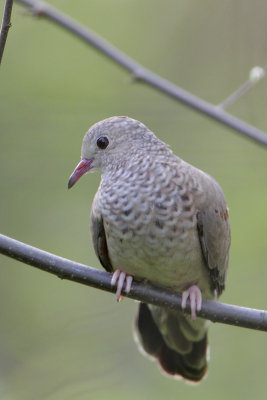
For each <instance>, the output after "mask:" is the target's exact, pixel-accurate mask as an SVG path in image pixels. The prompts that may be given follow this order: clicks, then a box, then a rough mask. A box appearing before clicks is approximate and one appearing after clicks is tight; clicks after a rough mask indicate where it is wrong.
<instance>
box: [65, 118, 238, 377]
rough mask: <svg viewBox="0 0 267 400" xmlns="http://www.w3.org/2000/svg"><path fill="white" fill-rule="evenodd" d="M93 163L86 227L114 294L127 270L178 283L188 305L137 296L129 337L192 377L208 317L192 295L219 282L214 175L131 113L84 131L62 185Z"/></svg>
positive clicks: (201, 363) (219, 225) (220, 246)
mask: <svg viewBox="0 0 267 400" xmlns="http://www.w3.org/2000/svg"><path fill="white" fill-rule="evenodd" d="M94 171H99V172H100V173H101V182H100V185H99V188H98V191H97V193H96V195H95V197H94V201H93V204H92V210H91V218H90V229H91V235H92V240H93V245H94V249H95V252H96V254H97V256H98V258H99V260H100V263H101V264H102V266H103V267H104V268H105V269H106V270H107V271H108V272H110V273H112V274H113V275H112V280H111V284H112V285H114V286H116V297H117V299H121V297H122V292H123V290H124V293H129V292H130V290H131V284H132V280H133V279H135V280H136V281H145V282H151V283H152V284H154V285H157V286H158V287H161V288H168V289H171V290H173V291H176V292H177V293H182V308H185V306H186V302H187V300H189V303H190V307H191V315H186V314H185V313H184V312H183V311H182V310H181V311H176V310H168V309H165V308H163V307H159V306H155V305H150V304H146V303H142V302H141V303H139V307H138V313H137V317H136V321H135V339H136V341H137V343H138V346H139V347H140V349H141V350H142V351H143V352H144V353H145V354H146V355H148V356H149V357H150V358H152V359H154V360H156V361H157V362H158V364H159V366H160V367H161V370H162V372H163V373H165V374H167V375H170V376H172V377H174V378H177V379H181V378H183V379H185V380H186V381H187V382H191V383H197V382H199V381H201V380H202V378H203V377H204V376H205V375H206V373H207V368H208V339H207V329H208V323H209V322H208V321H207V320H204V319H201V318H198V317H197V312H198V311H199V310H200V309H201V305H202V298H205V299H217V297H218V296H219V295H220V294H221V293H222V291H223V290H224V288H225V280H226V275H227V269H228V262H229V248H230V236H231V234H230V223H229V216H228V208H227V205H226V200H225V197H224V194H223V191H222V189H221V187H220V186H219V184H218V183H217V182H216V181H215V180H214V179H213V178H212V177H211V176H210V175H208V174H206V173H204V172H203V171H201V170H200V169H197V168H195V167H194V166H192V165H190V164H188V163H187V162H185V161H183V160H182V159H181V158H179V157H177V156H176V155H175V154H174V153H173V152H172V151H171V149H170V148H169V147H168V145H167V144H165V143H164V142H162V141H161V140H160V139H159V138H158V137H157V136H156V135H155V134H154V133H153V132H152V131H151V130H150V129H149V128H147V127H146V126H145V125H144V124H142V123H141V122H139V121H137V120H135V119H132V118H129V117H126V116H115V117H111V118H107V119H105V120H103V121H100V122H98V123H96V124H94V125H93V126H92V127H91V128H90V129H89V130H88V132H87V133H86V134H85V136H84V139H83V143H82V150H81V161H80V162H79V164H78V165H77V167H76V168H75V170H74V172H73V173H72V175H71V176H70V179H69V182H68V187H69V188H71V187H72V186H73V185H74V184H75V183H76V182H77V181H78V180H79V179H80V178H81V176H83V175H84V174H86V173H88V172H94Z"/></svg>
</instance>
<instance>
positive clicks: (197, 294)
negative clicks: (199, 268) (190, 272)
mask: <svg viewBox="0 0 267 400" xmlns="http://www.w3.org/2000/svg"><path fill="white" fill-rule="evenodd" d="M188 297H189V300H190V307H191V318H192V319H195V318H196V310H197V311H200V310H201V305H202V295H201V291H200V289H199V288H198V287H197V285H193V286H190V288H189V289H187V290H185V291H184V292H183V294H182V304H181V305H182V308H183V309H184V308H185V307H186V301H187V299H188Z"/></svg>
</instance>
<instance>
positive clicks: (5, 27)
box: [0, 0, 13, 64]
mask: <svg viewBox="0 0 267 400" xmlns="http://www.w3.org/2000/svg"><path fill="white" fill-rule="evenodd" d="M12 7H13V0H6V3H5V9H4V15H3V20H2V26H1V32H0V64H1V62H2V57H3V53H4V49H5V45H6V40H7V34H8V31H9V28H10V27H11V22H10V20H11V13H12Z"/></svg>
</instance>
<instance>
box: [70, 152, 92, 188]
mask: <svg viewBox="0 0 267 400" xmlns="http://www.w3.org/2000/svg"><path fill="white" fill-rule="evenodd" d="M93 161H94V159H93V158H89V159H88V160H87V159H86V158H83V159H82V160H81V161H80V162H79V164H78V165H77V167H76V168H75V170H74V171H73V173H72V174H71V176H70V179H69V182H68V189H70V188H72V186H73V185H75V183H76V182H77V181H78V180H79V179H80V178H81V177H82V176H83V175H84V174H85V173H86V172H88V171H90V169H91V168H92V162H93Z"/></svg>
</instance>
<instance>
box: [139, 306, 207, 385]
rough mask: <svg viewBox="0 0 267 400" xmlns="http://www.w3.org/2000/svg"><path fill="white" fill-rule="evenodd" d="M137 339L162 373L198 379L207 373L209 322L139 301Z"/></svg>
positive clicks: (196, 380)
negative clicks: (155, 361) (157, 364)
mask: <svg viewBox="0 0 267 400" xmlns="http://www.w3.org/2000/svg"><path fill="white" fill-rule="evenodd" d="M136 338H137V340H138V342H139V343H140V345H141V346H142V349H143V350H144V351H145V352H146V353H147V354H148V355H149V356H152V357H154V358H155V359H156V360H157V361H158V363H159V365H160V367H161V368H162V370H163V372H165V373H166V374H168V375H171V376H173V377H183V378H184V379H185V380H187V381H190V382H195V383H197V382H199V381H200V380H201V379H202V378H203V377H204V376H205V374H206V372H207V362H208V361H207V349H208V341H207V324H206V321H205V320H200V319H198V318H197V319H196V320H195V321H192V320H191V318H187V317H186V316H185V315H184V314H183V313H180V312H177V311H170V310H166V309H164V308H161V307H156V306H148V305H147V304H145V303H140V304H139V310H138V314H137V318H136Z"/></svg>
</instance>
